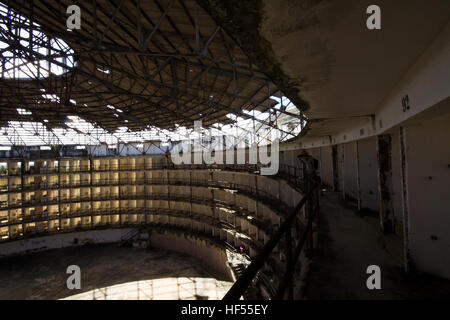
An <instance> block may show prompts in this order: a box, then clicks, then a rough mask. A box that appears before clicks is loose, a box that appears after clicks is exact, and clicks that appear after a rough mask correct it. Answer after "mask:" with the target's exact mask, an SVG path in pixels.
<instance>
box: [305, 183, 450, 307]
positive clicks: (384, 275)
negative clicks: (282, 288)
mask: <svg viewBox="0 0 450 320" xmlns="http://www.w3.org/2000/svg"><path fill="white" fill-rule="evenodd" d="M319 232H320V236H319V239H320V240H319V241H320V249H319V250H318V252H317V253H316V256H315V257H314V258H313V260H312V262H311V263H310V264H309V275H308V278H307V279H308V281H307V284H306V287H305V291H304V297H305V298H306V299H310V300H323V299H337V300H341V299H363V300H372V299H443V298H450V281H447V280H443V279H438V278H435V277H431V276H428V275H423V274H407V273H406V272H404V269H403V264H402V263H403V262H402V261H403V249H402V240H401V239H400V238H399V237H397V236H394V235H389V236H383V235H382V234H381V232H380V229H379V225H378V219H377V218H376V217H375V216H373V217H371V216H367V215H366V216H363V215H361V213H359V212H358V211H357V210H356V209H355V208H354V206H352V205H351V204H349V203H348V202H345V201H343V200H341V199H340V194H338V193H333V192H324V193H323V195H322V198H321V228H320V231H319ZM370 265H378V266H379V267H380V268H381V290H368V289H367V286H366V281H367V278H368V277H369V275H368V274H367V273H366V270H367V267H368V266H370Z"/></svg>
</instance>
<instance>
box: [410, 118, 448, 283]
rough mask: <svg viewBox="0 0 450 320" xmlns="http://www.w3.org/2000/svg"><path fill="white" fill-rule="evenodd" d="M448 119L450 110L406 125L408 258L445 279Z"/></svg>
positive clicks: (415, 264)
mask: <svg viewBox="0 0 450 320" xmlns="http://www.w3.org/2000/svg"><path fill="white" fill-rule="evenodd" d="M449 123H450V112H449V113H447V114H446V115H443V116H439V117H436V118H433V119H430V120H428V121H424V122H422V123H416V124H411V125H407V126H405V134H406V145H407V150H406V170H407V171H406V172H407V192H408V196H407V203H408V211H409V212H408V221H409V223H408V226H409V245H410V247H409V250H410V255H411V262H412V263H413V265H414V266H416V267H417V268H418V269H419V270H421V271H425V272H428V273H431V274H433V275H437V276H441V277H445V278H448V279H450V232H449V228H450V209H449V208H450V193H449V192H450V147H449V141H450V126H449ZM432 237H435V238H436V240H433V239H432Z"/></svg>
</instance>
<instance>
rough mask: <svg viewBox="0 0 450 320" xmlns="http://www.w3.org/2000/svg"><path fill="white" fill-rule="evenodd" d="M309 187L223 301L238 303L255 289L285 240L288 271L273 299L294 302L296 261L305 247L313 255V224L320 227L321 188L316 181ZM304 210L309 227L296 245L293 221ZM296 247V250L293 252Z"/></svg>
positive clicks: (310, 181) (302, 232)
mask: <svg viewBox="0 0 450 320" xmlns="http://www.w3.org/2000/svg"><path fill="white" fill-rule="evenodd" d="M304 181H308V182H306V184H307V186H306V187H307V190H308V191H307V193H306V195H305V196H304V197H303V198H302V199H301V200H300V202H299V203H298V204H297V206H296V207H295V208H294V209H292V210H291V211H290V213H289V215H288V216H287V218H286V219H285V220H284V222H283V223H282V224H281V226H280V227H279V228H278V230H277V231H276V232H275V234H274V235H273V236H272V238H271V239H270V240H269V241H268V242H267V243H266V244H265V245H264V247H263V248H262V250H261V252H260V253H259V254H258V255H257V256H256V258H255V259H254V260H253V261H252V262H251V263H250V265H249V266H248V267H247V269H246V270H245V271H244V273H243V274H242V276H241V277H240V278H239V279H238V280H237V281H236V282H235V283H234V285H233V286H232V287H231V288H230V290H229V291H228V292H227V294H226V295H225V296H224V298H223V300H229V301H232V300H239V299H240V298H241V297H242V296H243V295H244V294H245V292H246V291H247V290H248V288H249V287H250V286H251V285H252V283H253V280H254V279H255V277H256V276H257V274H258V272H259V271H260V270H261V269H262V268H263V267H264V265H265V264H266V262H267V261H268V259H269V258H270V255H271V254H272V252H273V250H274V248H275V247H276V246H277V245H279V244H281V242H282V239H283V237H284V249H285V250H284V251H285V252H284V253H285V257H286V259H285V260H286V267H285V273H284V275H283V276H282V277H281V280H280V281H279V283H278V290H277V291H276V292H277V293H276V295H275V296H274V297H273V298H274V299H276V300H281V299H283V298H287V299H288V300H292V299H293V296H294V283H293V276H294V271H295V268H296V265H297V261H298V259H299V257H300V254H301V253H302V251H303V250H304V247H305V244H306V247H307V249H308V254H311V253H312V249H313V231H314V230H313V222H314V221H315V222H316V223H318V221H319V192H320V184H319V183H318V182H317V180H316V179H314V178H307V179H304ZM303 209H305V212H306V219H307V222H306V225H305V227H304V229H303V230H301V232H300V233H299V234H300V237H299V238H298V239H295V240H294V241H293V239H292V238H293V237H292V228H293V226H294V223H293V222H294V219H295V218H296V217H297V216H298V215H299V214H300V212H301V211H302V210H303ZM293 246H295V249H294V250H293Z"/></svg>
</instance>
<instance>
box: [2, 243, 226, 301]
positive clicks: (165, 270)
mask: <svg viewBox="0 0 450 320" xmlns="http://www.w3.org/2000/svg"><path fill="white" fill-rule="evenodd" d="M69 265H78V266H80V269H81V287H82V289H81V290H69V289H67V286H66V280H67V278H68V277H69V276H70V275H69V274H67V273H66V269H67V267H68V266H69ZM231 286H232V283H231V282H228V281H223V279H221V278H220V276H219V277H218V276H217V275H215V274H211V273H209V272H208V271H207V270H206V269H205V267H204V266H203V265H202V263H201V262H200V261H199V260H197V259H194V258H192V257H190V256H188V255H185V254H180V253H176V252H172V251H166V250H160V249H155V248H152V249H149V250H145V249H138V248H127V247H118V245H117V244H109V245H89V246H82V247H76V248H75V247H74V248H65V249H58V250H51V251H46V252H39V253H33V254H29V255H24V256H17V257H11V258H6V259H2V260H0V299H1V300H4V299H49V300H54V299H63V298H65V299H82V300H92V299H102V300H105V299H107V300H122V299H127V300H152V299H153V300H178V299H188V300H195V299H221V298H222V297H223V296H224V295H225V293H226V292H227V291H228V289H229V288H230V287H231Z"/></svg>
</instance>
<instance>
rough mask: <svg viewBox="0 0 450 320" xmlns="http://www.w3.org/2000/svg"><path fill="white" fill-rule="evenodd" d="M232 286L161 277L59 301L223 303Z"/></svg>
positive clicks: (201, 279) (193, 279)
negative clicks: (215, 301) (217, 301)
mask: <svg viewBox="0 0 450 320" xmlns="http://www.w3.org/2000/svg"><path fill="white" fill-rule="evenodd" d="M232 285H233V283H232V282H227V281H219V280H216V279H213V278H192V277H189V278H186V277H179V278H162V279H152V280H140V281H133V282H127V283H122V284H117V285H113V286H109V287H104V288H98V289H94V290H91V291H87V292H83V293H79V294H76V295H73V296H69V297H66V298H64V299H60V300H220V299H222V298H223V296H225V294H226V293H227V291H228V290H229V289H230V288H231V286H232Z"/></svg>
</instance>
